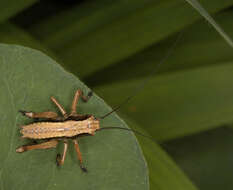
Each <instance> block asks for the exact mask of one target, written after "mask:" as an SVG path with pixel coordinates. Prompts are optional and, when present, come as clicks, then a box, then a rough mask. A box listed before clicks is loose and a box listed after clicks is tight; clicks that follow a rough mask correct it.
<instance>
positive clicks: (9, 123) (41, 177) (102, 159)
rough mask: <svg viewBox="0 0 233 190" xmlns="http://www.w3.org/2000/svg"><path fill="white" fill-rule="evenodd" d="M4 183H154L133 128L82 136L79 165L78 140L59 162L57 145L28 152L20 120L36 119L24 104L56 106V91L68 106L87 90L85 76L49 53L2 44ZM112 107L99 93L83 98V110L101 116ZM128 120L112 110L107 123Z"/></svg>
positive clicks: (59, 187) (0, 158) (0, 157)
mask: <svg viewBox="0 0 233 190" xmlns="http://www.w3.org/2000/svg"><path fill="white" fill-rule="evenodd" d="M0 72H1V80H0V83H1V85H0V89H1V90H0V91H1V94H0V105H1V108H0V115H1V118H0V144H1V154H0V187H1V189H19V190H20V189H25V190H27V189H32V187H33V189H34V190H37V189H38V190H40V189H47V190H53V189H54V190H55V189H56V190H63V189H67V188H69V189H71V190H72V189H101V190H103V189H106V190H107V189H125V190H129V189H132V190H133V189H139V190H141V189H149V184H148V174H147V166H146V163H145V160H144V157H143V155H142V152H141V150H140V148H139V145H138V143H137V140H136V138H135V136H133V135H132V134H130V133H125V132H124V131H123V132H121V131H120V132H116V131H111V130H108V131H101V132H97V133H96V134H95V136H87V137H82V138H79V144H80V149H81V151H82V155H83V159H84V165H85V166H86V167H87V169H88V173H83V172H82V171H81V169H80V168H79V163H78V160H77V158H76V153H75V151H74V148H73V144H71V143H70V144H69V149H68V153H67V157H66V160H65V164H64V165H63V166H62V167H60V168H58V167H57V166H56V164H55V158H56V154H57V153H58V152H62V148H63V146H62V143H60V144H59V146H58V148H57V149H49V150H34V151H28V152H25V153H22V154H19V153H16V152H15V149H16V148H17V147H19V146H21V145H23V144H27V143H29V142H30V141H29V140H21V139H20V134H19V126H21V125H25V124H27V123H30V122H32V121H31V120H30V119H28V118H24V117H23V116H22V115H21V114H20V113H19V112H18V110H20V109H21V110H28V111H37V112H40V111H48V110H52V111H56V108H55V106H54V105H53V104H52V103H51V102H50V100H49V98H50V97H51V96H54V97H56V98H57V100H58V101H59V102H60V103H61V104H62V105H64V107H65V109H66V110H67V111H68V110H69V108H70V104H71V101H72V98H73V94H74V92H75V90H76V89H77V88H81V89H82V90H83V91H84V94H86V93H87V92H88V91H90V89H88V88H87V87H86V86H85V85H84V84H83V83H82V82H81V81H79V80H78V79H77V78H76V77H74V76H73V75H71V74H70V73H68V72H66V71H64V70H63V69H62V68H61V67H60V66H59V65H58V64H56V63H55V61H53V60H52V59H50V58H49V57H47V56H46V55H44V54H42V53H40V52H38V51H35V50H32V49H29V48H25V47H21V46H12V45H3V44H2V45H0ZM110 110H111V108H110V107H108V106H107V105H106V104H105V103H104V101H103V100H102V99H100V98H99V97H98V96H96V95H94V96H93V97H92V98H91V99H90V101H89V102H88V103H82V102H80V103H79V106H78V112H79V113H89V114H93V115H95V116H101V115H103V114H105V113H107V112H108V111H110ZM103 125H111V126H122V127H127V126H126V124H125V123H124V122H123V121H122V120H121V119H120V118H119V117H118V116H117V115H116V114H112V115H111V116H109V117H108V118H106V119H105V120H104V121H102V122H101V126H103Z"/></svg>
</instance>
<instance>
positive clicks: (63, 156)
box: [56, 140, 68, 166]
mask: <svg viewBox="0 0 233 190" xmlns="http://www.w3.org/2000/svg"><path fill="white" fill-rule="evenodd" d="M67 149H68V142H67V140H64V150H63V155H62V156H61V155H60V154H57V158H56V162H57V165H58V166H61V165H63V164H64V161H65V158H66V152H67Z"/></svg>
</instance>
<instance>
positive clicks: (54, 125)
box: [20, 121, 91, 139]
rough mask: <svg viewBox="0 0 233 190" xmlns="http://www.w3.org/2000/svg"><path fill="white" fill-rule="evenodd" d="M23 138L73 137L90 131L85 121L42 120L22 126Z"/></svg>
mask: <svg viewBox="0 0 233 190" xmlns="http://www.w3.org/2000/svg"><path fill="white" fill-rule="evenodd" d="M20 132H21V133H22V134H23V136H22V137H23V138H30V139H46V138H54V137H72V136H76V135H79V134H83V133H90V134H91V131H90V130H89V129H88V128H87V126H86V123H85V122H83V121H65V122H40V123H33V124H30V125H25V126H22V129H21V131H20Z"/></svg>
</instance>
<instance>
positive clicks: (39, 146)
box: [16, 140, 58, 153]
mask: <svg viewBox="0 0 233 190" xmlns="http://www.w3.org/2000/svg"><path fill="white" fill-rule="evenodd" d="M57 144H58V141H57V140H50V141H47V142H43V143H40V144H35V145H23V146H21V147H19V148H17V149H16V152H18V153H22V152H25V151H27V150H33V149H48V148H55V147H56V146H57Z"/></svg>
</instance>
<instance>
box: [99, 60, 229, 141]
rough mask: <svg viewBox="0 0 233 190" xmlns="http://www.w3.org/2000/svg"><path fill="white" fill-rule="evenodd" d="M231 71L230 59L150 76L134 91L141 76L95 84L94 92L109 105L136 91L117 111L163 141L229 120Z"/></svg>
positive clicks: (140, 82) (139, 83)
mask: <svg viewBox="0 0 233 190" xmlns="http://www.w3.org/2000/svg"><path fill="white" fill-rule="evenodd" d="M232 71H233V64H232V62H229V63H225V64H223V63H222V64H219V65H212V66H209V67H202V68H197V69H192V70H187V71H179V72H174V73H168V74H164V75H160V76H154V77H152V78H151V80H150V83H149V84H148V85H147V88H144V89H143V90H140V92H141V93H138V94H137V93H136V92H135V89H138V88H139V87H138V86H139V85H142V82H144V81H143V80H145V79H142V80H139V79H135V80H129V81H124V82H119V83H112V84H109V85H104V86H99V87H97V88H95V91H96V92H98V94H99V95H100V96H101V97H104V99H105V100H106V101H107V102H108V103H110V104H112V105H119V103H120V102H121V101H122V100H124V99H125V98H126V97H128V96H129V95H131V94H135V93H136V97H134V99H133V100H132V101H131V102H129V103H128V104H126V105H124V106H123V107H122V108H121V111H122V112H123V113H125V114H126V115H127V116H128V117H131V118H132V119H134V120H135V121H136V122H137V123H139V124H140V126H143V129H144V130H146V131H147V132H149V133H150V135H151V136H153V137H154V138H156V139H157V140H159V141H164V140H168V139H173V138H177V137H181V136H185V135H190V134H193V133H197V132H200V131H204V130H207V129H212V128H215V127H216V126H218V125H220V124H223V123H229V122H232V121H233V118H232V114H233V99H232V97H233V89H232V88H231V86H232V80H233V75H232ZM119 92H121V93H119ZM116 94H117V96H116Z"/></svg>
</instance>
